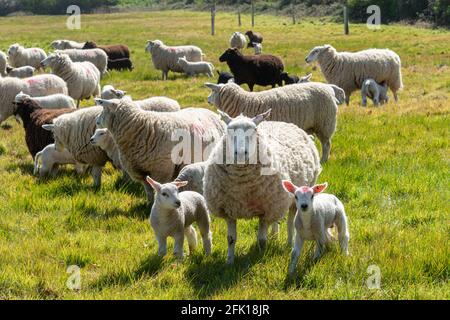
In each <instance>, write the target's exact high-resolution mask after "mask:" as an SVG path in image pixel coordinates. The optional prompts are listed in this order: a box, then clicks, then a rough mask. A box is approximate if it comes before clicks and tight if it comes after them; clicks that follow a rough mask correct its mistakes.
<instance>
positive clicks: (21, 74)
mask: <svg viewBox="0 0 450 320" xmlns="http://www.w3.org/2000/svg"><path fill="white" fill-rule="evenodd" d="M34 71H36V69H35V68H33V67H30V66H25V67H20V68H13V67H10V66H7V67H6V73H7V75H8V77H15V78H21V79H23V78H29V77H32V76H33V74H34Z"/></svg>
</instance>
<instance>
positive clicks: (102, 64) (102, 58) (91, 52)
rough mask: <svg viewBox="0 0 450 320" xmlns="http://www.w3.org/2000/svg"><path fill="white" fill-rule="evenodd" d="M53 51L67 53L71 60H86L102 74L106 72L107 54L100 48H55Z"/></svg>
mask: <svg viewBox="0 0 450 320" xmlns="http://www.w3.org/2000/svg"><path fill="white" fill-rule="evenodd" d="M55 53H63V54H67V55H68V56H69V57H70V60H72V61H73V62H85V61H88V62H90V63H92V64H93V65H94V66H96V67H97V69H98V70H99V71H100V74H101V75H102V76H104V75H105V74H106V73H107V67H108V55H107V54H106V53H105V51H103V50H102V49H87V50H81V49H67V50H56V51H55Z"/></svg>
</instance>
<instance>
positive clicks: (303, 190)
mask: <svg viewBox="0 0 450 320" xmlns="http://www.w3.org/2000/svg"><path fill="white" fill-rule="evenodd" d="M282 185H283V188H284V190H286V192H288V193H291V194H293V195H294V196H295V204H296V206H297V210H299V211H302V212H310V211H311V210H312V209H313V201H314V196H315V195H316V194H319V193H321V192H322V191H324V190H325V189H326V188H327V186H328V184H327V183H326V182H325V183H323V184H316V185H315V186H313V187H308V186H302V187H297V186H296V185H294V184H293V183H292V182H290V181H289V180H283V181H282Z"/></svg>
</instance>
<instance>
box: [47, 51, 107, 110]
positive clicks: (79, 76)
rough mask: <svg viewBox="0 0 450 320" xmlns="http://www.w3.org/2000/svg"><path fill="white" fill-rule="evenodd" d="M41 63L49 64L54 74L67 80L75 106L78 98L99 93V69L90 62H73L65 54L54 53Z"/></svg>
mask: <svg viewBox="0 0 450 320" xmlns="http://www.w3.org/2000/svg"><path fill="white" fill-rule="evenodd" d="M41 65H42V66H43V67H47V66H50V68H52V70H53V72H54V73H55V74H56V75H58V76H60V77H61V78H62V79H64V80H65V81H66V82H67V87H68V89H69V96H71V97H72V98H74V99H75V100H77V108H78V107H79V105H80V100H82V99H89V98H90V97H91V96H94V97H97V96H99V95H100V71H98V69H97V67H96V66H95V65H93V64H92V63H91V62H87V61H85V62H73V61H72V60H71V59H70V58H69V56H68V55H66V54H62V53H54V54H51V55H50V56H49V57H48V58H46V59H45V60H43V61H42V62H41Z"/></svg>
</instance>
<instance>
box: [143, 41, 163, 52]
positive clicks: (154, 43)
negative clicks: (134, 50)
mask: <svg viewBox="0 0 450 320" xmlns="http://www.w3.org/2000/svg"><path fill="white" fill-rule="evenodd" d="M161 45H162V42H161V41H160V40H154V41H150V40H149V41H147V46H146V47H145V52H150V53H151V52H152V51H154V49H156V48H158V47H160V46H161Z"/></svg>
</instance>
